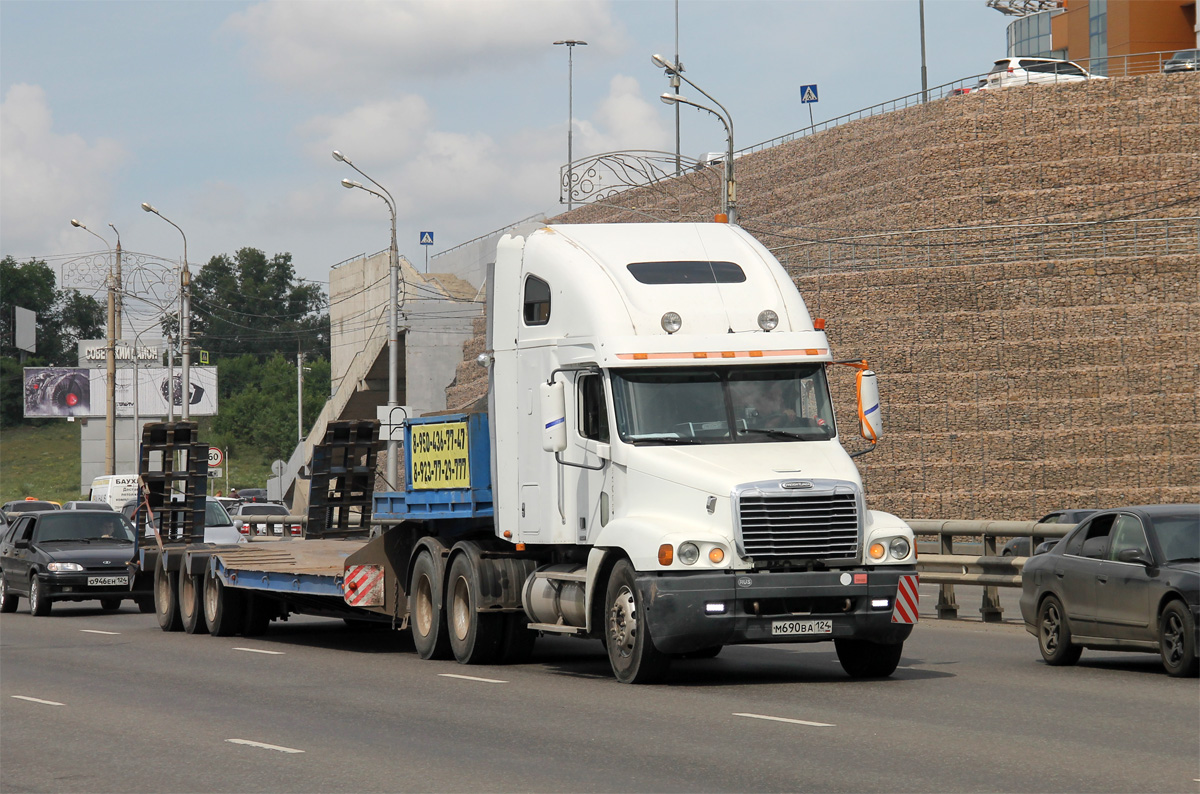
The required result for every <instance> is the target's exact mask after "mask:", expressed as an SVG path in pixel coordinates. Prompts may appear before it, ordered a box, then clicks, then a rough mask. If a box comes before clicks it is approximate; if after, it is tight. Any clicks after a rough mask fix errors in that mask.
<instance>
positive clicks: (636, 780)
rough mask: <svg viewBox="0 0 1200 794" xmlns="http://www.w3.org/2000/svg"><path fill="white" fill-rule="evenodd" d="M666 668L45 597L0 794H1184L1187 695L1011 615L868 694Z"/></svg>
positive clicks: (956, 639) (556, 645)
mask: <svg viewBox="0 0 1200 794" xmlns="http://www.w3.org/2000/svg"><path fill="white" fill-rule="evenodd" d="M922 590H923V592H922V596H923V600H924V605H925V607H926V609H924V610H923V612H928V610H929V609H930V608H932V604H933V600H932V598H930V597H929V595H930V593H931V591H932V588H924V587H923V588H922ZM969 592H970V591H969V590H968V589H967V588H960V594H959V600H960V603H961V604H964V607H965V606H966V604H965V603H964V602H966V601H967V600H968V598H971V599H972V603H973V604H974V603H977V602H975V601H974V599H973V597H972V596H969V595H967V593H969ZM1011 595H1015V591H1014V592H1013V593H1012V594H1011ZM22 607H24V602H22ZM1014 607H1015V604H1014ZM969 611H970V610H968V609H966V608H964V610H963V612H962V614H964V615H966V614H967V613H968V612H969ZM1017 614H1018V613H1016V612H1015V611H1014V612H1008V613H1006V615H1005V617H1006V618H1015V617H1017ZM673 672H674V676H673V678H672V680H671V682H670V683H669V684H666V685H662V686H654V687H632V686H623V685H620V684H617V683H616V682H615V681H614V680H613V679H612V678H611V677H610V674H609V671H608V663H607V660H606V658H605V656H604V655H603V651H602V649H601V647H600V644H599V643H598V642H596V641H582V640H576V639H568V638H550V639H543V640H541V641H540V642H539V645H538V649H537V650H536V651H535V657H534V660H533V661H532V662H531V663H529V664H526V665H520V666H508V667H464V666H460V665H458V664H456V663H454V662H452V661H451V662H422V661H420V660H419V659H418V658H417V657H416V656H415V654H414V653H413V652H412V647H411V642H410V641H409V640H408V637H407V633H404V634H396V633H391V632H378V631H369V630H354V629H350V628H347V627H345V626H344V625H343V624H342V623H341V622H335V621H329V620H318V619H310V618H303V617H293V618H292V620H291V621H290V622H288V623H286V624H278V623H276V624H272V627H271V630H270V632H269V633H268V634H267V635H266V636H265V637H261V638H254V639H246V638H241V637H234V638H215V637H207V636H187V635H184V634H164V633H163V632H161V631H160V630H159V629H158V626H157V623H156V622H155V620H154V616H153V615H141V614H138V613H137V612H136V611H135V610H134V609H133V608H132V606H126V607H125V608H123V609H122V611H120V612H118V613H112V614H105V613H102V612H100V610H99V609H97V608H93V606H92V605H91V604H79V605H75V604H56V605H55V608H54V614H53V615H51V616H49V617H45V618H32V617H30V616H29V615H27V614H25V613H24V612H21V613H18V614H9V615H4V616H3V617H2V618H0V728H2V730H0V790H2V791H3V792H34V791H37V792H42V791H46V792H66V791H86V792H218V791H220V792H225V791H230V792H233V791H236V792H259V791H262V792H309V791H314V792H315V791H322V792H338V791H464V792H479V791H553V792H557V791H655V792H659V791H661V792H691V791H964V792H968V791H969V792H975V791H980V792H992V791H1012V792H1026V791H1029V792H1034V791H1036V792H1058V791H1072V792H1075V791H1097V792H1101V791H1103V792H1107V791H1117V792H1132V791H1138V792H1141V791H1172V792H1176V791H1178V792H1200V783H1198V782H1197V779H1198V778H1200V747H1198V744H1200V684H1198V682H1197V681H1196V680H1195V679H1190V680H1177V679H1172V678H1169V677H1168V676H1166V674H1165V673H1163V672H1162V668H1161V666H1160V664H1159V661H1158V659H1157V657H1154V656H1151V655H1149V654H1128V655H1125V654H1112V653H1090V652H1085V653H1084V656H1083V659H1082V661H1081V662H1080V664H1079V665H1077V666H1076V667H1073V668H1051V667H1047V666H1046V665H1045V664H1043V663H1042V662H1041V660H1040V657H1039V656H1038V653H1037V647H1036V643H1035V641H1034V639H1033V637H1031V636H1030V635H1028V634H1026V632H1025V631H1024V630H1023V628H1021V626H1020V625H1019V624H1018V623H1016V622H1013V621H1011V620H1010V621H1008V622H1006V623H1004V624H988V625H985V624H982V623H979V622H978V621H977V620H976V621H969V620H964V621H955V622H951V621H942V622H939V621H936V620H925V621H923V622H922V623H921V624H920V625H918V626H917V628H916V631H915V632H914V634H913V637H912V638H911V639H910V640H909V642H908V644H907V645H906V646H905V653H904V657H903V659H902V660H901V662H900V669H899V670H897V672H896V674H895V675H894V676H893V677H892V678H891V679H888V680H883V681H870V682H855V681H851V680H849V679H848V678H847V677H846V675H845V674H844V673H843V672H842V669H841V667H840V666H839V665H838V663H837V659H836V657H835V655H834V653H833V647H832V645H830V644H817V645H766V646H740V647H731V648H726V649H725V650H724V651H723V652H722V654H721V655H720V656H719V657H718V658H716V659H713V660H706V661H690V662H677V663H676V664H675V666H674V668H673Z"/></svg>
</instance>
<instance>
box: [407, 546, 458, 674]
mask: <svg viewBox="0 0 1200 794" xmlns="http://www.w3.org/2000/svg"><path fill="white" fill-rule="evenodd" d="M440 592H441V582H440V581H439V580H438V576H437V566H435V565H434V564H433V557H432V556H430V554H429V553H428V552H422V553H421V554H420V555H418V556H417V562H416V564H415V565H414V566H413V581H412V589H411V590H410V591H409V596H408V614H409V625H410V626H412V635H413V645H415V646H416V648H417V655H418V656H420V657H421V658H422V659H449V658H450V656H451V649H450V638H449V636H448V635H449V631H448V629H447V628H446V616H445V615H444V614H443V612H442V610H441V609H439V608H438V599H437V594H438V593H440Z"/></svg>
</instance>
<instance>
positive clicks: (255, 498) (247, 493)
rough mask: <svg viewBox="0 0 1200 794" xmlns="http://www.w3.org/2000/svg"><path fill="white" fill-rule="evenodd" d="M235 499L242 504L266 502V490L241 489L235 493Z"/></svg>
mask: <svg viewBox="0 0 1200 794" xmlns="http://www.w3.org/2000/svg"><path fill="white" fill-rule="evenodd" d="M237 498H238V500H239V501H241V502H243V503H248V502H266V501H267V489H266V488H242V489H241V490H239V491H238V492H237Z"/></svg>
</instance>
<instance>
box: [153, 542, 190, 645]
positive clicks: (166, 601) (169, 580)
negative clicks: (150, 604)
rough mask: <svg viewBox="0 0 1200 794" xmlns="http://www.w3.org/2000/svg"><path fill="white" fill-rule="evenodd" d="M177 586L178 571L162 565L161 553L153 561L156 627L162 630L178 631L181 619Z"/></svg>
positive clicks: (181, 626) (180, 627)
mask: <svg viewBox="0 0 1200 794" xmlns="http://www.w3.org/2000/svg"><path fill="white" fill-rule="evenodd" d="M178 586H179V571H168V570H166V568H164V567H163V558H162V555H159V557H158V561H157V562H155V563H154V611H155V612H156V613H158V627H159V628H160V629H162V630H163V631H180V630H182V629H183V620H182V619H181V618H180V616H179V602H178V601H177V600H176V598H175V591H176V589H177V588H178Z"/></svg>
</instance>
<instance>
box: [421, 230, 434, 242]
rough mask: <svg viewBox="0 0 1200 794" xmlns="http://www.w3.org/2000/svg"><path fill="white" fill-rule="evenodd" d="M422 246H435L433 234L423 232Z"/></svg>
mask: <svg viewBox="0 0 1200 794" xmlns="http://www.w3.org/2000/svg"><path fill="white" fill-rule="evenodd" d="M421 245H433V232H421Z"/></svg>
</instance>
